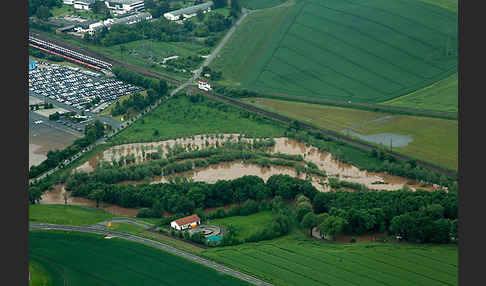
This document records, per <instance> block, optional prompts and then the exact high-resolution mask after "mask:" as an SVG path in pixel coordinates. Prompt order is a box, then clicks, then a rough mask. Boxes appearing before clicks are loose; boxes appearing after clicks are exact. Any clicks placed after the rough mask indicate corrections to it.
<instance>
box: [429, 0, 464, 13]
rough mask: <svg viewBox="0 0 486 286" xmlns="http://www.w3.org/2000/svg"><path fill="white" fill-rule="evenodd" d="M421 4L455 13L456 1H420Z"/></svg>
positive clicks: (456, 8)
mask: <svg viewBox="0 0 486 286" xmlns="http://www.w3.org/2000/svg"><path fill="white" fill-rule="evenodd" d="M422 2H425V3H429V4H432V5H437V6H439V7H442V8H445V9H448V10H451V11H454V12H456V13H457V10H458V8H459V7H458V0H422Z"/></svg>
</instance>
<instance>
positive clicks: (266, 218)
mask: <svg viewBox="0 0 486 286" xmlns="http://www.w3.org/2000/svg"><path fill="white" fill-rule="evenodd" d="M274 218H275V216H274V215H273V213H272V212H271V211H265V212H259V213H256V214H252V215H249V216H232V217H227V218H220V219H212V220H211V221H210V224H212V225H219V226H222V227H224V226H225V225H228V224H232V225H234V226H235V227H236V231H237V235H236V237H237V238H238V239H240V240H241V239H246V238H248V237H249V236H250V235H251V234H252V233H254V232H256V231H260V230H262V229H263V228H265V227H268V226H269V225H270V223H271V222H272V220H273V219H274Z"/></svg>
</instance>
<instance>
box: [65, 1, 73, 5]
mask: <svg viewBox="0 0 486 286" xmlns="http://www.w3.org/2000/svg"><path fill="white" fill-rule="evenodd" d="M62 3H64V4H66V5H74V0H62Z"/></svg>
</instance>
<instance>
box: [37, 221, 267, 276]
mask: <svg viewBox="0 0 486 286" xmlns="http://www.w3.org/2000/svg"><path fill="white" fill-rule="evenodd" d="M29 229H31V230H50V229H54V230H67V231H79V232H88V233H96V234H102V235H110V236H115V237H120V238H123V239H126V240H131V241H135V242H138V243H142V244H145V245H148V246H152V247H155V248H157V249H161V250H163V251H166V252H169V253H171V254H174V255H177V256H181V257H183V258H185V259H188V260H191V261H193V262H196V263H199V264H202V265H204V266H206V267H210V268H212V269H214V270H216V271H218V272H221V273H224V274H227V275H231V276H233V277H235V278H238V279H241V280H245V281H247V282H249V283H251V284H253V285H262V286H272V284H270V283H267V282H264V281H262V280H260V279H258V278H255V277H252V276H250V275H247V274H244V273H242V272H239V271H236V270H233V269H231V268H228V267H226V266H224V265H221V264H218V263H216V262H213V261H211V260H208V259H205V258H202V257H199V256H196V255H194V254H191V253H188V252H185V251H182V250H179V249H177V248H174V247H171V246H169V245H167V244H163V243H160V242H158V241H154V240H150V239H146V238H143V237H139V236H135V235H131V234H127V233H121V232H116V231H105V230H103V229H100V228H95V227H87V226H68V225H56V224H47V223H32V222H31V223H29Z"/></svg>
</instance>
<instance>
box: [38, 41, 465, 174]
mask: <svg viewBox="0 0 486 286" xmlns="http://www.w3.org/2000/svg"><path fill="white" fill-rule="evenodd" d="M35 36H36V37H38V38H40V39H42V40H45V41H52V42H53V43H55V44H57V45H59V46H64V47H66V48H69V49H72V50H75V51H78V52H82V53H84V54H86V55H89V56H92V57H98V58H100V59H102V60H104V61H107V62H110V63H111V64H113V65H119V66H123V67H125V68H127V69H130V70H133V71H136V72H138V73H140V74H142V75H145V76H148V77H151V78H157V79H160V78H163V79H166V80H167V81H168V82H170V83H173V84H182V82H180V81H178V80H174V79H171V78H168V77H166V76H164V75H160V74H158V73H154V72H153V71H149V70H147V69H145V68H142V67H139V66H135V65H132V64H128V63H124V62H122V61H118V60H114V59H111V58H109V57H106V56H104V55H102V54H99V53H97V52H93V51H91V50H87V49H82V48H79V47H77V46H75V45H72V44H69V43H66V42H64V41H61V40H57V39H53V38H52V37H49V36H45V35H41V34H37V33H36V34H35ZM199 92H201V93H203V94H206V95H207V96H208V97H211V98H214V99H217V100H220V101H224V102H226V103H229V104H232V105H235V106H238V107H240V108H243V109H246V110H249V111H252V112H255V113H258V114H261V115H263V116H266V117H269V118H273V119H276V120H278V121H282V122H285V123H290V122H292V121H293V120H292V119H290V118H288V117H286V116H283V115H280V114H277V113H273V112H269V111H266V110H263V109H260V108H257V107H255V106H252V105H249V104H245V103H242V102H240V101H237V100H234V99H230V98H227V97H223V96H220V95H216V94H213V93H210V92H205V91H202V90H199ZM263 94H268V95H273V94H271V93H263ZM284 96H285V95H284ZM302 99H303V98H302ZM314 101H317V102H321V103H330V104H338V105H343V102H340V101H331V100H315V99H314ZM346 106H349V107H353V106H354V107H361V108H363V107H365V108H368V109H375V110H377V111H384V112H386V111H387V110H388V111H390V110H394V111H399V112H408V113H415V114H417V115H429V116H430V115H432V116H448V115H449V116H450V113H444V112H433V111H414V112H412V111H410V110H409V109H406V108H396V107H386V108H385V107H379V106H376V105H371V104H357V103H353V104H346ZM300 126H301V127H302V128H304V129H306V130H309V131H318V132H320V133H322V134H324V135H326V136H329V137H332V138H335V139H337V140H341V141H343V142H346V143H348V144H350V145H352V146H354V147H358V148H362V149H365V150H372V149H376V148H377V147H376V146H374V145H371V144H368V143H365V142H362V141H358V140H355V139H352V138H348V137H346V136H343V135H341V134H339V133H338V132H335V131H331V130H325V129H321V128H317V127H314V126H311V125H309V124H306V123H304V122H300ZM385 153H388V154H390V155H392V156H394V157H395V158H398V159H400V160H405V161H406V160H416V161H417V164H418V165H420V166H421V167H424V168H427V169H431V170H434V171H436V172H439V173H441V174H445V175H447V176H452V177H457V172H455V171H452V170H448V169H445V168H442V167H439V166H436V165H433V164H431V163H428V162H425V161H422V160H418V159H415V158H411V157H409V156H405V155H402V154H398V153H396V152H394V151H388V150H385Z"/></svg>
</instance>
